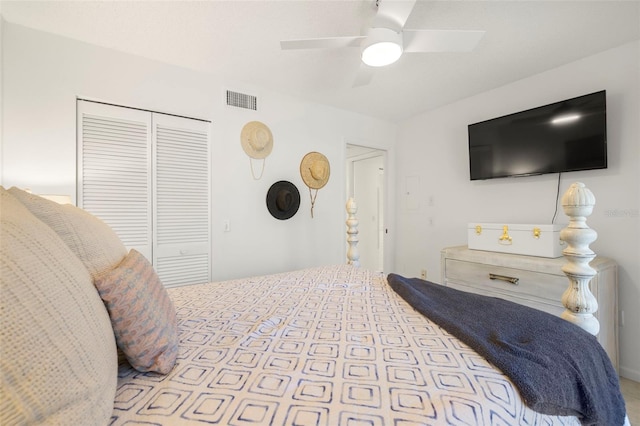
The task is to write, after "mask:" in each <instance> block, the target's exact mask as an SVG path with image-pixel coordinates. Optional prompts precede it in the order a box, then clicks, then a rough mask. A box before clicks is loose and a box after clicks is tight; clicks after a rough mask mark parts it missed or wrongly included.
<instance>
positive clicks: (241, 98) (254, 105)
mask: <svg viewBox="0 0 640 426" xmlns="http://www.w3.org/2000/svg"><path fill="white" fill-rule="evenodd" d="M227 105H229V106H234V107H238V108H244V109H251V110H253V111H257V110H258V98H257V97H255V96H253V95H247V94H245V93H238V92H232V91H231V90H227Z"/></svg>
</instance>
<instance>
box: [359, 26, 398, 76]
mask: <svg viewBox="0 0 640 426" xmlns="http://www.w3.org/2000/svg"><path fill="white" fill-rule="evenodd" d="M402 51H403V46H402V32H396V31H394V30H391V29H389V28H382V27H380V28H371V29H370V30H369V33H368V34H367V38H366V39H365V40H364V42H363V43H362V62H364V63H365V64H367V65H369V66H372V67H383V66H385V65H389V64H392V63H394V62H395V61H397V60H398V59H400V56H401V55H402Z"/></svg>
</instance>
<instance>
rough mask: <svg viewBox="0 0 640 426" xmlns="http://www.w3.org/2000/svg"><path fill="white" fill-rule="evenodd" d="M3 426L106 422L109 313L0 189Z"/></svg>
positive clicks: (44, 229)
mask: <svg viewBox="0 0 640 426" xmlns="http://www.w3.org/2000/svg"><path fill="white" fill-rule="evenodd" d="M0 291H1V293H2V297H0V313H1V315H0V424H35V423H37V424H69V425H71V424H108V423H109V421H110V418H111V414H112V411H113V400H114V398H115V393H116V382H117V374H118V370H117V368H118V366H117V358H116V343H115V339H114V336H113V330H112V329H111V323H110V322H109V315H108V314H107V310H106V309H105V306H104V304H103V303H102V300H100V297H99V296H98V293H97V292H96V289H95V288H94V286H93V283H92V281H91V277H90V276H89V273H88V272H87V269H86V268H85V267H84V265H83V264H82V262H80V260H79V259H78V258H77V257H76V256H75V255H74V254H73V253H72V252H71V250H70V249H69V247H67V245H66V244H65V243H64V242H63V241H62V240H61V239H60V237H59V236H58V235H56V233H55V232H53V230H51V228H49V227H48V226H47V225H45V224H44V223H42V222H41V221H40V220H38V219H37V218H36V217H35V216H34V215H32V214H31V213H29V211H28V210H27V208H26V207H24V206H23V205H22V204H21V203H20V202H19V201H18V200H17V199H16V198H15V197H13V196H11V194H9V193H8V192H7V191H6V190H5V189H4V188H2V187H1V186H0Z"/></svg>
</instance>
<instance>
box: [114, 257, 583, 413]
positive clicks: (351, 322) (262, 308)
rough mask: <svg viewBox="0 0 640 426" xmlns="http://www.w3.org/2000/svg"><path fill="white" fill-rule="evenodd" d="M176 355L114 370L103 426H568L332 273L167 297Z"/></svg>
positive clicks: (393, 304) (362, 280)
mask: <svg viewBox="0 0 640 426" xmlns="http://www.w3.org/2000/svg"><path fill="white" fill-rule="evenodd" d="M168 291H169V294H170V296H171V298H172V299H173V301H174V303H175V305H176V310H177V314H178V321H179V327H180V355H179V359H178V363H177V365H176V366H175V368H174V369H173V371H172V372H171V373H169V374H168V375H166V376H163V375H158V374H153V373H139V372H137V371H136V370H134V369H132V368H131V367H130V366H129V365H128V364H124V365H121V366H120V372H119V379H118V391H117V394H116V399H115V409H114V411H113V418H112V420H113V421H112V424H114V425H124V424H146V425H150V424H157V425H181V424H194V425H205V424H214V425H215V424H217V425H299V426H311V425H314V426H315V425H345V426H355V425H358V426H360V425H370V426H378V425H389V426H391V425H393V426H415V425H525V424H526V425H543V424H544V425H577V424H579V423H578V421H577V420H576V419H575V418H573V417H549V416H544V415H541V414H539V413H536V412H534V411H532V410H530V409H528V408H527V407H525V406H524V405H523V404H522V402H521V399H520V397H519V395H518V393H517V391H516V390H515V389H514V387H513V385H512V384H511V382H510V381H509V380H508V379H507V378H506V377H505V376H504V375H503V374H502V373H500V372H499V371H497V370H496V369H494V368H493V367H492V366H491V365H489V364H488V363H487V361H485V360H484V359H483V358H481V357H480V356H479V355H477V354H476V353H475V352H474V351H472V350H471V349H470V348H468V347H467V346H466V345H464V344H463V343H461V342H460V341H459V340H457V339H456V338H454V337H453V336H451V335H449V334H448V333H447V332H445V331H444V330H442V329H440V328H439V327H438V326H436V325H435V324H433V323H431V322H430V321H429V320H428V319H426V318H424V317H423V316H422V315H420V314H419V313H417V312H416V311H414V310H413V308H411V307H410V306H409V305H408V304H407V303H406V302H405V301H403V300H402V299H401V298H400V297H399V296H398V295H396V294H395V293H394V291H393V290H392V289H391V288H390V287H389V285H388V284H387V282H386V280H385V279H384V277H383V276H382V275H380V274H374V273H372V272H369V271H367V270H365V269H359V268H354V267H351V266H347V265H339V266H332V267H323V268H311V269H305V270H302V271H295V272H288V273H283V274H276V275H270V276H263V277H254V278H248V279H243V280H233V281H226V282H216V283H209V284H202V285H194V286H187V287H180V288H172V289H169V290H168Z"/></svg>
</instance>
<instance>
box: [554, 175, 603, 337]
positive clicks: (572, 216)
mask: <svg viewBox="0 0 640 426" xmlns="http://www.w3.org/2000/svg"><path fill="white" fill-rule="evenodd" d="M595 203H596V199H595V197H594V196H593V193H592V192H591V191H590V190H589V189H588V188H586V187H585V186H584V184H583V183H580V182H576V183H573V184H572V185H571V186H570V187H569V189H568V190H567V192H565V193H564V195H563V196H562V208H563V209H564V212H565V214H566V215H567V216H569V225H568V226H567V227H566V228H564V229H562V231H560V239H562V240H563V241H564V242H566V243H567V247H566V248H565V249H564V250H562V254H563V255H564V257H565V258H566V259H567V260H568V263H567V264H565V265H564V266H563V267H562V271H563V272H564V273H565V274H566V275H567V277H569V281H570V282H569V288H567V290H566V291H565V292H564V294H563V295H562V304H563V305H564V307H565V308H566V310H565V311H564V312H563V313H562V315H561V317H562V318H564V319H565V320H567V321H569V322H572V323H574V324H576V325H577V326H579V327H581V328H583V329H585V330H586V331H588V332H589V333H591V334H593V335H597V334H598V332H599V331H600V323H599V322H598V319H597V318H596V317H594V316H593V313H594V312H596V311H597V310H598V302H597V300H596V298H595V297H594V296H593V294H592V293H591V290H590V289H589V281H591V278H593V277H594V276H595V275H596V271H595V270H594V269H593V268H591V267H590V266H589V262H591V260H593V258H595V257H596V254H595V253H594V252H593V251H591V249H590V248H589V244H591V243H592V242H594V241H595V240H596V238H598V234H597V233H596V231H594V230H593V229H591V228H589V226H587V216H589V215H590V214H591V213H592V212H593V206H594V205H595Z"/></svg>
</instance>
